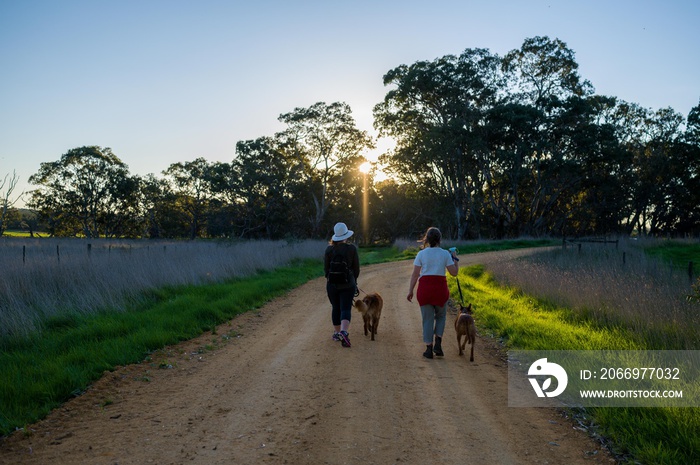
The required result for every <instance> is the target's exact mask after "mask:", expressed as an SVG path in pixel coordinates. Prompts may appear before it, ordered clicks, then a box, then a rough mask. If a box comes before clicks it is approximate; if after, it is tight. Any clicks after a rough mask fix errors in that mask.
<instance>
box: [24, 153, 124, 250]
mask: <svg viewBox="0 0 700 465" xmlns="http://www.w3.org/2000/svg"><path fill="white" fill-rule="evenodd" d="M29 182H30V183H31V184H35V185H37V186H38V188H37V189H35V190H33V191H32V192H31V193H30V200H29V202H28V205H29V206H30V207H31V208H35V209H37V210H39V211H40V212H41V213H42V215H43V216H44V217H45V218H47V220H48V221H49V224H50V228H51V230H52V233H54V234H57V235H61V234H71V235H74V234H78V233H81V234H82V235H84V236H85V237H87V238H91V237H99V236H100V231H102V233H103V234H105V233H106V234H112V233H113V232H112V231H111V227H110V224H111V221H112V220H114V217H115V216H118V215H128V214H129V213H130V212H129V211H128V209H125V205H126V204H127V203H128V200H127V198H128V197H131V196H132V194H133V189H135V188H136V185H135V183H134V182H132V181H131V180H130V176H129V169H128V167H127V165H126V164H125V163H124V162H122V161H121V160H120V159H119V158H118V157H117V156H116V155H115V154H114V153H112V150H111V149H109V148H101V147H97V146H89V147H79V148H75V149H71V150H69V151H68V152H66V153H65V154H64V155H62V156H61V158H60V159H59V160H57V161H55V162H46V163H42V164H41V165H40V168H39V171H38V172H37V173H35V174H34V175H32V176H31V177H30V178H29Z"/></svg>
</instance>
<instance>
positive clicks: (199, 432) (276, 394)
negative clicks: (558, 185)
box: [0, 253, 614, 465]
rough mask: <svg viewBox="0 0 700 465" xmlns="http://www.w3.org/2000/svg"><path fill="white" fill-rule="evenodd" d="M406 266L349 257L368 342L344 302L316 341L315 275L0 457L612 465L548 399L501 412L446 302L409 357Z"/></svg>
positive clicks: (497, 357)
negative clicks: (463, 346) (356, 262)
mask: <svg viewBox="0 0 700 465" xmlns="http://www.w3.org/2000/svg"><path fill="white" fill-rule="evenodd" d="M509 255H512V253H511V254H504V253H494V254H479V255H465V256H463V257H462V260H461V262H460V263H461V264H462V265H465V264H469V263H483V262H485V261H487V260H492V259H495V258H504V257H505V256H509ZM411 267H412V264H411V262H402V263H392V264H382V265H374V266H368V267H364V268H363V269H362V274H361V276H360V280H359V286H360V288H361V289H363V290H364V291H367V292H373V291H377V292H379V293H381V294H382V295H383V297H384V302H385V306H384V311H383V313H382V319H381V322H380V325H379V332H378V334H377V340H376V341H374V342H372V341H370V340H369V337H365V336H364V335H363V334H362V326H361V324H362V319H361V317H360V315H359V313H357V312H355V313H354V315H353V317H354V318H353V323H352V326H351V330H350V337H351V341H352V344H353V346H352V348H343V347H341V345H340V343H338V342H333V341H331V337H330V336H331V333H332V326H331V323H330V307H329V304H328V301H327V298H326V295H325V283H324V282H323V280H315V281H312V282H310V283H308V284H306V285H304V286H302V287H300V288H298V289H296V290H294V291H292V292H291V293H290V294H288V295H286V296H284V297H282V298H279V299H277V300H275V301H273V302H271V303H269V304H268V305H266V306H264V307H263V308H261V309H260V310H259V311H256V312H251V313H249V314H247V315H243V316H241V317H239V318H236V319H234V320H233V321H232V322H231V323H230V324H224V325H222V326H220V327H219V328H218V330H217V332H216V334H214V335H212V334H211V333H209V334H206V335H203V336H201V337H200V338H197V339H195V340H192V341H187V342H185V343H182V344H180V345H177V346H173V347H169V348H167V349H165V350H163V351H161V352H158V353H155V354H153V355H152V357H151V359H150V360H148V361H145V362H143V363H141V364H137V365H131V366H127V367H120V368H119V369H117V370H115V371H114V372H111V373H105V375H104V376H103V377H102V379H100V380H99V381H98V382H97V383H95V385H94V386H92V387H91V388H90V389H89V390H88V391H87V392H86V393H85V394H84V395H82V396H80V397H77V398H75V399H73V400H71V401H70V402H68V403H67V404H65V405H64V406H63V407H61V408H60V409H58V410H56V411H55V412H53V413H52V414H51V415H50V416H49V417H48V418H46V419H45V420H44V421H41V422H39V423H38V424H36V425H31V426H30V427H29V430H28V432H29V433H30V434H24V433H18V434H15V435H13V436H11V437H10V438H7V439H5V440H4V441H3V442H1V443H0V463H1V464H13V465H14V464H110V465H114V464H119V465H126V464H260V463H269V464H309V465H318V464H378V465H387V464H463V463H469V464H489V465H493V464H578V463H586V464H590V463H614V460H612V459H611V458H610V456H609V455H608V454H607V453H606V452H605V451H604V450H601V448H600V445H599V444H598V443H596V442H595V441H594V440H592V439H590V438H589V437H588V436H587V434H586V433H585V432H583V431H580V430H577V429H575V428H574V426H575V425H574V424H572V423H571V422H570V421H569V420H567V419H566V418H564V417H562V416H561V414H560V413H558V412H557V411H555V410H549V409H534V408H533V409H523V408H509V407H508V406H507V374H506V365H505V363H504V362H503V360H502V354H499V353H498V348H497V344H496V343H495V342H494V341H492V340H490V339H489V338H487V337H482V336H479V338H478V339H477V345H476V349H475V361H474V362H469V358H468V357H464V356H463V357H459V356H458V355H457V354H458V349H457V343H456V338H455V333H454V327H453V326H452V322H451V321H450V320H451V319H453V318H454V315H453V314H452V315H448V325H447V330H446V334H445V343H444V348H445V352H446V354H445V357H444V358H435V359H433V360H427V359H425V358H423V357H422V356H421V354H422V352H423V350H424V349H425V346H423V344H422V340H421V339H422V338H421V322H420V312H419V309H418V304H417V303H415V302H414V303H409V302H407V301H406V293H407V290H408V281H409V277H410V274H411ZM476 319H477V324H478V315H476ZM229 333H230V334H232V336H233V337H231V338H230V339H228V340H225V339H226V337H225V336H226V335H227V334H229ZM222 341H223V342H222ZM206 346H209V347H206Z"/></svg>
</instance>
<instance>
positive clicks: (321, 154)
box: [275, 102, 374, 236]
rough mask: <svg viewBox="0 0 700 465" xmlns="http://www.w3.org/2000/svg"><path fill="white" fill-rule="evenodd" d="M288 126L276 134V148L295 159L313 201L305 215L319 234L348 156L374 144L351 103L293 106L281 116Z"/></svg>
mask: <svg viewBox="0 0 700 465" xmlns="http://www.w3.org/2000/svg"><path fill="white" fill-rule="evenodd" d="M279 121H281V122H282V123H285V124H286V125H287V128H286V129H285V130H284V131H282V132H280V133H279V134H277V135H276V136H275V137H276V139H277V140H278V141H279V143H280V145H279V149H280V150H281V151H282V152H283V153H284V154H285V157H287V159H289V160H295V165H294V166H295V170H294V172H295V173H296V176H298V179H299V181H300V182H301V183H302V184H304V185H305V186H306V188H307V190H306V192H305V195H306V196H308V198H309V201H310V202H311V203H312V204H313V214H312V215H311V216H310V217H309V218H308V221H309V224H310V226H311V232H312V234H313V235H316V236H318V235H320V234H321V231H322V229H321V228H322V226H323V222H324V221H325V219H326V213H327V211H328V208H329V206H330V204H331V202H332V201H333V200H334V199H335V198H336V197H337V195H338V194H339V192H341V191H340V189H337V188H336V185H337V184H336V182H337V181H338V180H339V179H340V177H341V175H342V167H343V166H345V165H344V163H345V162H346V161H347V160H348V159H353V158H357V157H358V156H360V154H361V153H362V151H363V150H365V149H369V148H372V147H374V142H373V140H372V138H371V137H370V136H369V135H368V134H367V132H366V131H362V130H360V129H358V128H357V126H356V123H355V120H354V118H353V117H352V112H351V109H350V106H349V105H348V104H346V103H342V102H335V103H331V104H326V103H325V102H318V103H315V104H314V105H312V106H310V107H308V108H295V109H294V110H293V111H291V112H289V113H285V114H282V115H280V117H279Z"/></svg>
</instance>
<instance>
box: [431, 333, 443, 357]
mask: <svg viewBox="0 0 700 465" xmlns="http://www.w3.org/2000/svg"><path fill="white" fill-rule="evenodd" d="M433 352H435V355H437V356H438V357H442V356H443V355H445V353H444V352H443V351H442V338H441V337H438V336H435V348H434V349H433Z"/></svg>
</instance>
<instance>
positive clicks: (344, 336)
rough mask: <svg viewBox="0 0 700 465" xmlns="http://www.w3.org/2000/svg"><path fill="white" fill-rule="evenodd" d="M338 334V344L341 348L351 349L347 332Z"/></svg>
mask: <svg viewBox="0 0 700 465" xmlns="http://www.w3.org/2000/svg"><path fill="white" fill-rule="evenodd" d="M338 334H339V335H340V343H341V344H342V345H343V347H351V345H350V338H349V337H348V336H349V334H348V332H347V331H341V332H340V333H338Z"/></svg>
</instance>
